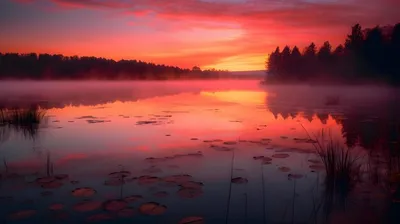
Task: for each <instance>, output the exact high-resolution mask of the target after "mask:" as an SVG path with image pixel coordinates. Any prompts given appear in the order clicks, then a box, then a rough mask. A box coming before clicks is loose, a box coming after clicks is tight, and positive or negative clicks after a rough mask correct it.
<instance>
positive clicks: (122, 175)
mask: <svg viewBox="0 0 400 224" xmlns="http://www.w3.org/2000/svg"><path fill="white" fill-rule="evenodd" d="M130 175H131V172H129V171H124V170H123V171H118V172H112V173H110V174H108V176H109V177H110V178H125V177H128V176H130Z"/></svg>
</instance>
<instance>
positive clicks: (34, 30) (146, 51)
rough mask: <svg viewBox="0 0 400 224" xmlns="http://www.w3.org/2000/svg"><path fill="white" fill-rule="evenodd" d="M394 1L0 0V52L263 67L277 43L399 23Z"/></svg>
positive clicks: (333, 37) (339, 36)
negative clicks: (355, 28)
mask: <svg viewBox="0 0 400 224" xmlns="http://www.w3.org/2000/svg"><path fill="white" fill-rule="evenodd" d="M399 8H400V1H399V0H0V52H18V53H28V52H36V53H60V54H64V55H68V56H70V55H79V56H97V57H105V58H112V59H115V60H119V59H122V58H124V59H138V60H143V61H148V62H154V63H160V64H168V65H176V66H180V67H185V68H191V67H193V66H194V65H198V66H200V67H201V68H211V67H214V68H217V69H228V70H232V71H235V70H261V69H264V62H265V60H266V57H267V54H268V53H269V52H270V51H272V50H273V49H274V48H275V47H276V46H278V45H279V46H281V47H282V46H284V45H285V44H288V45H292V46H293V45H298V46H299V47H301V48H303V47H304V46H305V45H307V44H309V43H310V42H311V41H314V42H315V43H316V44H317V45H320V44H322V42H323V41H325V40H329V41H330V42H331V43H332V44H333V45H334V46H335V45H337V44H339V43H341V42H342V41H343V40H344V38H345V36H346V34H347V33H348V32H349V30H350V26H351V25H353V24H355V23H360V24H361V25H362V26H364V27H367V26H375V25H378V24H381V25H386V24H395V23H397V22H400V13H399V12H398V9H399Z"/></svg>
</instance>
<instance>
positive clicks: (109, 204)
mask: <svg viewBox="0 0 400 224" xmlns="http://www.w3.org/2000/svg"><path fill="white" fill-rule="evenodd" d="M127 206H128V202H126V201H125V200H109V201H106V202H104V203H103V208H104V210H106V211H110V212H116V211H119V210H121V209H124V208H126V207H127Z"/></svg>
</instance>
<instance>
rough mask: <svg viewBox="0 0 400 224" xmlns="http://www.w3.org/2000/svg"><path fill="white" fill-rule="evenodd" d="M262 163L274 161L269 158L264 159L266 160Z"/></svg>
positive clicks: (263, 159)
mask: <svg viewBox="0 0 400 224" xmlns="http://www.w3.org/2000/svg"><path fill="white" fill-rule="evenodd" d="M262 161H263V162H264V163H265V162H271V161H272V159H271V158H269V157H264V158H262Z"/></svg>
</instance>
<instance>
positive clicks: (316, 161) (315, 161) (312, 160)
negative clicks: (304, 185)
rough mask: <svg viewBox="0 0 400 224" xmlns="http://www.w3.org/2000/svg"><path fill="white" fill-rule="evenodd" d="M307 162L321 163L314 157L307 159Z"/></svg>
mask: <svg viewBox="0 0 400 224" xmlns="http://www.w3.org/2000/svg"><path fill="white" fill-rule="evenodd" d="M308 162H310V163H314V164H319V163H321V161H320V160H316V159H309V160H308Z"/></svg>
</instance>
